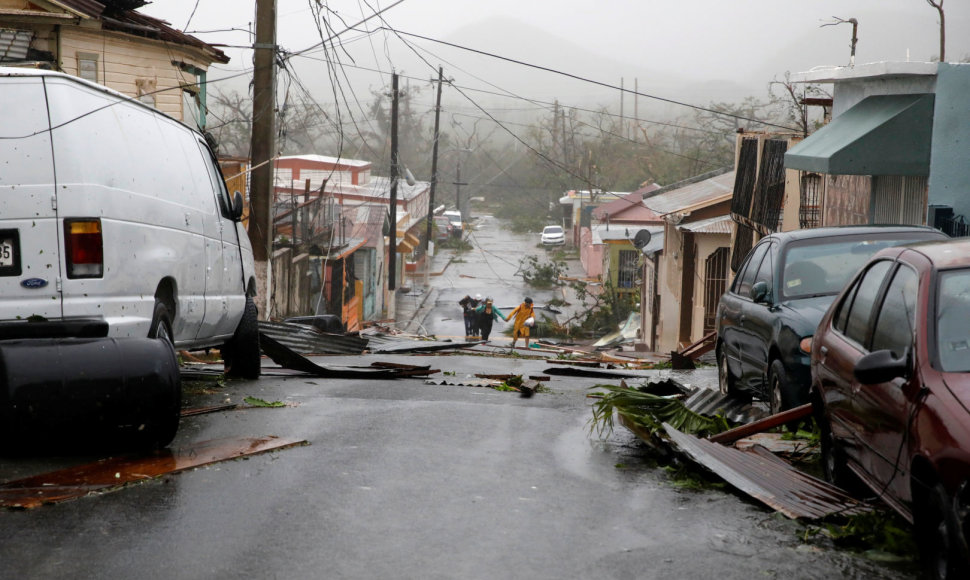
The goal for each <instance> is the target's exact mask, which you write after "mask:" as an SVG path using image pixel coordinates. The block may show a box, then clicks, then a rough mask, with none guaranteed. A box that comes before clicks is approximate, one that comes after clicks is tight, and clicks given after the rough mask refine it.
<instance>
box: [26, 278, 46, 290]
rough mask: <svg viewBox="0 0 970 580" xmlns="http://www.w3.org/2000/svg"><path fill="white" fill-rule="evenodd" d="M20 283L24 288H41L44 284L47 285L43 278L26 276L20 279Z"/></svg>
mask: <svg viewBox="0 0 970 580" xmlns="http://www.w3.org/2000/svg"><path fill="white" fill-rule="evenodd" d="M20 285H21V286H23V287H24V288H31V289H34V288H43V287H44V286H47V280H44V279H43V278H27V279H26V280H24V281H22V282H21V283H20Z"/></svg>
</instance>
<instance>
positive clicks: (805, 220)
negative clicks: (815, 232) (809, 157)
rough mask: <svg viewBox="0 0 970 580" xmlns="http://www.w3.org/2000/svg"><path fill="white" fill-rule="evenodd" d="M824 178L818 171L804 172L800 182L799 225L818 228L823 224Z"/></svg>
mask: <svg viewBox="0 0 970 580" xmlns="http://www.w3.org/2000/svg"><path fill="white" fill-rule="evenodd" d="M824 183H825V182H824V180H823V179H822V176H821V175H819V174H818V173H802V177H801V180H800V183H799V198H800V200H799V205H798V226H799V227H801V228H817V227H820V226H821V225H822V189H823V186H824Z"/></svg>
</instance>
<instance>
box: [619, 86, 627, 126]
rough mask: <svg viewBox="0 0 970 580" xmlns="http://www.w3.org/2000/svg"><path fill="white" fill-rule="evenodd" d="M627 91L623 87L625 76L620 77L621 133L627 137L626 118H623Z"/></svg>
mask: <svg viewBox="0 0 970 580" xmlns="http://www.w3.org/2000/svg"><path fill="white" fill-rule="evenodd" d="M624 97H626V92H625V90H624V88H623V77H620V127H621V128H620V135H622V136H624V137H626V119H624V118H623V100H624Z"/></svg>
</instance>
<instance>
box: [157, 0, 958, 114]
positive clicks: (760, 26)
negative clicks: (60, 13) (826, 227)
mask: <svg viewBox="0 0 970 580" xmlns="http://www.w3.org/2000/svg"><path fill="white" fill-rule="evenodd" d="M393 2H394V0H335V1H330V2H328V3H327V4H328V5H329V7H330V8H331V9H332V10H333V11H335V12H336V13H337V14H338V15H339V16H341V17H342V18H343V19H344V21H345V22H346V23H349V24H353V23H356V22H357V21H359V20H361V19H362V18H363V17H366V16H368V15H370V14H372V13H373V12H374V10H375V9H380V8H383V7H387V6H390V5H391V4H393ZM315 3H316V0H278V30H279V36H278V42H279V44H280V45H281V46H282V47H283V48H284V49H286V50H289V51H297V50H300V49H304V48H306V47H308V46H311V45H313V44H314V43H316V42H319V35H318V32H317V28H316V26H315V24H314V19H313V11H312V10H311V5H315ZM944 6H945V8H946V16H947V24H948V26H947V33H948V34H947V36H948V43H947V60H949V61H959V60H964V59H967V58H968V57H970V34H968V33H970V0H947V1H946V2H945V4H944ZM254 7H255V2H254V1H252V0H249V1H243V0H198V2H197V1H196V0H155V2H154V3H153V4H150V5H148V6H145V7H143V8H142V9H141V11H142V12H145V13H147V14H150V15H153V16H156V17H160V18H163V19H165V20H167V21H168V22H170V23H171V24H172V25H173V26H175V27H176V28H179V29H185V30H187V31H189V32H193V33H194V34H195V35H196V36H198V37H199V38H201V39H203V40H205V41H207V42H210V43H214V44H219V43H222V44H228V45H245V44H247V43H249V42H250V39H249V36H248V34H247V33H245V32H213V33H206V32H203V31H209V30H216V29H227V28H239V29H243V30H246V29H249V28H251V26H252V25H251V23H252V22H253V20H254V10H255V8H254ZM193 10H194V11H195V13H194V15H192V13H193ZM190 15H192V16H191V20H190ZM833 17H840V18H843V19H848V18H850V17H855V18H857V19H858V20H859V39H860V40H859V44H858V49H857V56H856V62H857V63H864V62H874V61H884V60H893V61H903V60H906V59H907V58H909V59H910V60H918V61H927V60H931V59H933V58H935V57H936V56H937V55H938V53H939V48H938V45H939V36H938V34H939V25H938V18H937V13H936V11H935V10H934V9H932V8H931V7H930V6H929V5H928V4H927V3H926V0H807V1H806V0H797V1H796V0H664V1H660V0H597V1H595V2H594V1H592V0H584V1H579V0H489V1H485V2H483V1H475V2H472V1H471V0H404V1H403V2H402V3H400V4H398V5H397V6H394V7H393V8H391V9H390V10H388V11H387V12H386V13H385V14H384V18H385V20H386V23H387V25H389V26H391V27H394V28H395V29H398V30H401V31H405V32H410V33H416V34H420V35H424V36H428V37H432V38H436V39H444V40H448V41H451V42H455V43H458V44H467V45H468V46H471V47H473V48H476V49H480V50H484V51H489V52H495V53H498V54H501V55H503V56H508V57H511V58H515V59H520V60H523V61H527V62H531V63H533V64H537V65H542V66H547V67H550V68H554V69H558V70H562V71H565V72H568V73H572V74H576V75H579V76H583V77H586V78H593V79H595V80H599V81H603V82H607V83H611V84H619V78H618V77H619V76H620V75H621V74H622V75H625V76H626V77H627V81H628V83H629V84H627V85H626V86H627V87H628V88H630V87H631V85H632V82H630V79H631V78H632V77H638V81H639V82H640V83H641V84H640V87H641V91H643V90H650V91H652V93H654V94H658V95H659V96H665V93H667V92H675V91H676V87H675V86H674V83H677V82H679V81H677V80H673V81H669V82H666V83H661V82H659V81H658V80H657V79H658V78H659V77H660V76H662V75H675V76H676V78H678V79H685V80H687V81H691V82H701V81H713V80H717V81H727V82H738V83H740V84H743V85H745V86H746V87H748V86H755V85H757V86H761V87H763V86H764V85H766V84H767V83H768V82H769V81H770V80H772V78H775V77H781V76H782V75H783V74H784V72H785V71H792V72H798V71H803V70H807V69H808V68H811V67H814V66H818V65H845V64H848V58H849V38H850V36H851V26H850V25H848V24H843V25H839V26H829V27H822V26H821V25H822V24H823V23H826V22H832V20H833ZM510 20H514V21H517V22H518V23H521V25H522V27H521V28H519V27H518V25H517V24H516V25H514V26H510V25H509V24H514V23H510V22H509V21H510ZM381 24H382V23H381V22H380V20H379V19H374V20H371V21H370V22H368V23H367V25H365V26H367V27H369V28H371V29H373V28H374V27H377V26H380V25H381ZM331 26H333V28H334V29H336V30H338V31H340V30H343V28H344V27H345V26H344V25H343V24H341V23H340V22H339V21H338V20H337V19H336V18H332V19H331ZM342 38H345V39H346V40H354V39H356V40H354V42H352V43H351V45H350V46H349V48H348V50H350V51H351V54H352V55H353V58H354V59H355V64H356V65H357V66H358V67H362V68H363V69H365V70H363V71H362V70H357V71H355V72H356V73H358V75H359V76H357V77H355V78H356V79H359V78H364V79H366V80H365V81H363V82H366V83H367V85H369V86H371V87H374V86H377V87H380V86H382V85H383V84H385V83H386V80H385V79H386V74H385V75H382V74H378V73H376V72H367V70H366V69H371V70H373V69H378V70H380V71H383V72H385V73H386V72H387V71H389V70H390V69H391V68H392V67H394V68H396V69H397V70H398V71H400V70H401V69H406V70H407V72H409V73H412V74H413V75H415V77H417V78H428V77H429V76H431V74H432V71H433V67H432V66H428V65H426V64H424V63H421V62H420V61H418V60H417V59H416V57H415V56H414V53H413V51H410V50H408V49H407V48H406V47H404V46H403V44H402V41H401V40H400V39H397V38H395V37H394V36H393V35H391V34H389V33H386V32H381V33H377V34H372V35H369V36H367V37H362V36H361V35H360V34H357V33H348V34H347V35H346V36H344V37H342ZM408 38H409V37H408ZM409 40H411V41H413V42H414V43H416V44H419V45H421V46H423V47H425V49H426V50H428V51H430V52H426V53H425V54H424V56H425V58H427V59H428V64H430V65H433V66H436V65H438V64H444V65H445V68H446V69H447V71H448V73H449V75H450V76H452V77H453V78H455V81H456V83H472V82H475V77H476V76H481V77H483V78H484V80H485V81H487V82H489V83H492V84H491V86H492V87H501V85H502V83H503V80H505V81H507V82H512V80H511V79H513V78H514V77H515V75H522V74H526V75H532V78H535V79H537V80H538V81H539V82H541V83H545V82H547V81H546V80H545V78H540V77H539V76H538V75H537V73H536V72H535V71H528V70H527V69H522V67H517V66H515V65H512V64H508V63H501V62H487V63H486V61H487V60H489V59H481V58H480V57H473V56H472V55H469V54H463V53H459V52H456V51H453V50H450V49H447V48H445V47H441V46H440V45H434V44H430V43H427V42H424V41H420V40H415V39H413V38H409ZM577 47H578V48H581V49H582V50H585V51H587V52H588V53H590V55H591V58H589V59H584V58H579V57H577V56H576V54H577V53H576V52H575V50H576V49H577ZM225 50H226V52H227V54H229V55H230V57H232V62H231V63H230V64H229V65H228V67H227V68H228V69H232V70H239V69H244V68H246V67H249V66H251V58H252V57H251V52H250V51H245V50H241V49H234V48H226V49H225ZM344 60H345V63H347V62H349V61H348V60H346V59H344ZM443 61H444V62H443ZM608 63H609V65H608ZM317 67H318V68H319V67H320V65H319V64H317ZM301 70H313V69H301ZM617 71H628V72H617ZM301 75H304V76H306V75H305V74H304V73H302V72H301ZM368 75H369V76H368ZM218 76H219V75H218V74H217V73H216V72H215V71H213V74H212V75H211V78H217V77H218ZM309 76H311V77H312V76H314V75H309ZM315 76H317V77H320V78H318V79H313V78H310V79H305V80H307V81H308V82H307V84H308V86H311V88H312V90H314V91H316V90H325V91H327V92H329V89H326V88H321V87H318V86H314V84H313V83H314V82H315V81H320V82H321V83H322V82H323V81H324V80H325V75H323V74H320V75H315ZM641 79H642V80H641ZM651 80H654V81H657V82H656V84H654V85H651V84H650V83H651ZM355 82H360V81H358V80H355ZM503 88H504V87H503ZM540 88H541V87H538V86H537V87H536V89H535V90H536V91H537V94H536V95H535V96H536V97H537V98H539V97H540V96H541V97H545V96H548V95H546V94H539V93H538V91H539V90H540ZM514 90H515V91H517V92H518V93H519V94H522V92H523V91H528V90H529V89H528V87H523V86H522V85H521V84H518V85H516V86H515V89H514ZM555 90H556V91H557V98H561V97H566V98H568V95H561V94H559V93H560V92H561V91H562V90H563V89H562V88H560V87H558V86H557V87H556V89H555ZM575 90H576V91H577V94H584V91H585V92H586V93H589V94H592V92H594V90H593V89H592V88H589V87H585V88H584V87H582V86H580V85H576V86H575ZM525 96H532V95H528V94H527V95H525ZM678 96H679V95H678ZM320 98H321V99H323V100H326V93H324V94H322V95H321V97H320ZM710 100H712V95H707V94H700V93H698V94H697V103H698V104H702V103H704V102H708V101H710Z"/></svg>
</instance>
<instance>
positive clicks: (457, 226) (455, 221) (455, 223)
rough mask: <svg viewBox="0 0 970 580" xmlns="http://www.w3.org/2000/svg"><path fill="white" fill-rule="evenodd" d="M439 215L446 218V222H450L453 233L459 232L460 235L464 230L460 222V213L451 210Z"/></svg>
mask: <svg viewBox="0 0 970 580" xmlns="http://www.w3.org/2000/svg"><path fill="white" fill-rule="evenodd" d="M441 215H443V216H445V217H446V218H448V221H449V222H451V227H452V228H454V231H456V232H459V235H460V234H461V232H462V230H464V229H465V228H464V226H463V224H462V221H461V212H460V211H457V210H453V209H451V210H448V211H446V212H443V213H442V214H441Z"/></svg>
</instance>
